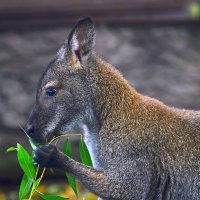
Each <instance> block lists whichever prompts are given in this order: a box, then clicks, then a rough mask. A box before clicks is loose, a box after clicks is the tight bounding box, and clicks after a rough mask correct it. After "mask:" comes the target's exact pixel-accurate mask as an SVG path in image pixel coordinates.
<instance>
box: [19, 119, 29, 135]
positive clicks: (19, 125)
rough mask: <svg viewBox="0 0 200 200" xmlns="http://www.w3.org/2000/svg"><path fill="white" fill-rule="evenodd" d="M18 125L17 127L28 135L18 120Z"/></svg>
mask: <svg viewBox="0 0 200 200" xmlns="http://www.w3.org/2000/svg"><path fill="white" fill-rule="evenodd" d="M18 126H19V128H20V129H21V130H22V131H23V132H24V133H25V134H26V135H28V134H27V132H26V131H25V129H24V128H23V127H22V126H21V125H20V123H19V122H18Z"/></svg>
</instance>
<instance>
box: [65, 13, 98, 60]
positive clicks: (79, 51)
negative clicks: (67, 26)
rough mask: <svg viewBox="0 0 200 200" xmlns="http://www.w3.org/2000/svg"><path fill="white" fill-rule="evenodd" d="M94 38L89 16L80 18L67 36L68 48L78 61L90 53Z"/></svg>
mask: <svg viewBox="0 0 200 200" xmlns="http://www.w3.org/2000/svg"><path fill="white" fill-rule="evenodd" d="M94 39H95V31H94V23H93V21H92V19H91V18H90V17H84V18H81V19H80V20H79V21H78V22H77V23H76V25H75V26H74V28H73V29H72V31H71V33H70V35H69V38H68V48H69V50H70V51H71V53H72V54H73V55H74V56H76V59H78V61H79V62H80V63H81V62H82V61H83V60H86V59H87V58H88V57H89V55H90V54H91V52H92V49H93V46H94Z"/></svg>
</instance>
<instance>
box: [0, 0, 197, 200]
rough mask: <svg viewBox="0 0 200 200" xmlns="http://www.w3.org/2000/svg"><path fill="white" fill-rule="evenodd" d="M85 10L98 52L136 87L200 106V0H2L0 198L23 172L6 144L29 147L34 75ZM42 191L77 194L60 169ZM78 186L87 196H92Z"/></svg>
mask: <svg viewBox="0 0 200 200" xmlns="http://www.w3.org/2000/svg"><path fill="white" fill-rule="evenodd" d="M83 15H90V16H91V17H92V18H93V19H94V21H95V23H96V34H97V37H96V39H97V41H96V47H95V48H96V51H97V53H98V55H99V56H100V57H102V58H103V59H105V60H106V61H108V62H109V63H111V64H112V65H114V66H115V67H116V68H117V69H119V70H120V71H121V72H122V74H123V75H124V77H125V78H126V79H128V81H129V83H130V84H131V85H132V86H133V87H135V88H136V89H137V90H138V91H139V92H141V93H143V94H145V95H149V96H152V97H155V98H158V99H159V100H161V101H163V102H164V103H166V104H167V105H170V106H175V107H179V108H188V109H200V20H199V19H200V1H195V0H193V1H192V0H176V1H174V0H123V1H121V0H73V1H69V0H56V1H55V0H43V1H36V0H28V1H27V0H1V1H0V88H1V90H0V200H6V199H8V200H16V199H18V198H17V193H18V188H19V183H20V181H21V178H22V172H21V170H20V168H19V165H18V162H17V160H16V153H15V152H14V153H9V154H6V153H5V151H6V148H7V147H9V146H16V143H17V142H18V143H20V144H22V145H24V146H25V147H27V148H28V146H29V145H28V140H27V137H26V136H25V134H24V133H23V131H22V130H21V129H20V125H22V126H23V125H24V123H25V122H26V120H27V118H28V115H29V112H30V110H31V107H32V104H33V102H34V100H35V92H36V85H37V82H38V80H39V78H40V76H41V75H42V73H43V71H44V70H45V68H46V66H47V64H48V63H49V61H50V60H51V58H52V57H53V56H54V55H55V53H56V51H57V50H58V48H59V46H60V45H61V44H62V42H63V41H64V40H65V39H66V38H67V35H68V33H69V31H70V29H71V28H72V26H73V24H74V23H75V22H76V20H77V19H78V18H79V17H80V16H83ZM75 147H76V140H75ZM75 151H76V150H75ZM77 159H78V158H77ZM41 190H42V191H44V192H48V193H58V192H59V191H61V193H63V194H65V195H66V196H68V197H71V199H75V197H72V196H73V195H72V194H71V193H72V191H70V189H69V187H68V186H66V181H65V177H64V174H62V173H56V174H55V173H54V174H53V175H51V174H50V175H49V176H48V177H47V182H44V183H43V185H42V186H41ZM80 190H81V191H82V194H83V196H84V197H85V199H89V200H93V199H96V198H95V197H94V196H92V195H91V194H88V193H87V191H86V190H85V189H83V188H82V189H80ZM70 195H72V196H70ZM80 199H83V198H82V196H81V197H80Z"/></svg>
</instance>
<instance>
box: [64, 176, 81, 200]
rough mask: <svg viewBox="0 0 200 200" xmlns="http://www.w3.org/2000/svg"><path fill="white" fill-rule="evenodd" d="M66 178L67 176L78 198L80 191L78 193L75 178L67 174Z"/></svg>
mask: <svg viewBox="0 0 200 200" xmlns="http://www.w3.org/2000/svg"><path fill="white" fill-rule="evenodd" d="M66 176H67V180H68V183H69V185H70V186H71V187H72V189H73V191H74V193H75V195H76V197H77V198H78V191H77V187H76V181H75V178H74V177H73V176H72V175H70V174H68V173H66Z"/></svg>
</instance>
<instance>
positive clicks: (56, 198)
mask: <svg viewBox="0 0 200 200" xmlns="http://www.w3.org/2000/svg"><path fill="white" fill-rule="evenodd" d="M37 194H38V196H40V197H41V198H43V199H45V200H66V199H69V198H65V197H60V196H54V195H47V194H42V193H40V192H37Z"/></svg>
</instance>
